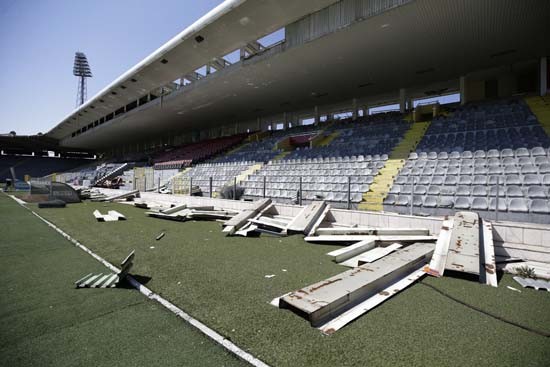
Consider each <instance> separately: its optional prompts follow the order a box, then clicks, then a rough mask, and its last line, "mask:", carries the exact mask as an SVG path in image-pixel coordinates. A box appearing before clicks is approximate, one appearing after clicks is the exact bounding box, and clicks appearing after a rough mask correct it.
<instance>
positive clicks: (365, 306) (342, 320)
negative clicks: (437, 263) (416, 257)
mask: <svg viewBox="0 0 550 367" xmlns="http://www.w3.org/2000/svg"><path fill="white" fill-rule="evenodd" d="M424 275H425V273H424V271H423V270H422V268H419V269H417V270H415V271H413V272H412V273H410V274H408V275H407V276H405V277H403V278H402V279H400V280H398V281H397V282H395V283H393V284H391V285H390V286H388V287H386V288H385V289H383V290H382V291H381V292H379V293H377V294H375V295H374V296H372V297H370V298H368V299H366V300H365V301H363V302H361V303H359V304H358V305H357V306H355V307H353V308H351V309H350V310H348V311H346V312H344V313H342V314H341V315H339V316H337V317H335V318H334V319H332V320H330V321H329V322H327V323H325V324H324V325H321V326H320V327H319V328H318V329H319V330H321V332H322V333H323V334H326V335H330V334H333V333H334V332H336V331H338V330H340V329H341V328H342V327H344V326H345V325H347V324H349V323H350V322H352V321H353V320H355V319H356V318H358V317H359V316H361V315H363V314H365V313H367V312H368V311H370V310H371V309H373V308H374V307H376V306H378V305H379V304H381V303H382V302H384V301H386V300H388V299H389V298H390V297H391V296H393V295H395V294H397V293H398V292H399V291H402V290H403V289H405V288H407V287H408V286H409V285H411V284H412V283H414V282H415V281H417V280H418V279H420V278H422V277H423V276H424Z"/></svg>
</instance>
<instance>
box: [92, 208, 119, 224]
mask: <svg viewBox="0 0 550 367" xmlns="http://www.w3.org/2000/svg"><path fill="white" fill-rule="evenodd" d="M93 214H94V217H95V218H96V219H97V220H98V222H115V221H119V220H126V217H125V216H124V215H123V214H121V213H119V212H117V211H116V210H109V211H108V212H107V214H101V212H100V211H99V210H94V212H93Z"/></svg>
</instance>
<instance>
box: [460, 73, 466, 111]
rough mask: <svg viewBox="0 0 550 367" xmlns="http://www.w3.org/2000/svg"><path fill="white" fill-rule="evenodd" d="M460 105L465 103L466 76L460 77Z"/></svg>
mask: <svg viewBox="0 0 550 367" xmlns="http://www.w3.org/2000/svg"><path fill="white" fill-rule="evenodd" d="M459 83H460V87H459V88H460V104H461V105H464V104H465V103H466V76H465V75H462V76H460V80H459Z"/></svg>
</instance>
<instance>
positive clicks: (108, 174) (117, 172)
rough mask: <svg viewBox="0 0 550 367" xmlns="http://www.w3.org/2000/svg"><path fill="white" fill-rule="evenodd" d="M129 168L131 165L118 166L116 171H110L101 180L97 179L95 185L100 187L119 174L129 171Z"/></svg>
mask: <svg viewBox="0 0 550 367" xmlns="http://www.w3.org/2000/svg"><path fill="white" fill-rule="evenodd" d="M128 168H129V164H128V163H124V164H122V165H121V166H118V167H117V168H115V169H114V170H112V171H110V172H109V173H107V174H106V175H104V176H103V177H100V178H99V179H97V180H96V182H94V185H100V184H101V183H103V182H105V180H108V179H111V178H113V177H115V176H116V175H118V174H119V173H121V172H123V171H124V170H125V169H128Z"/></svg>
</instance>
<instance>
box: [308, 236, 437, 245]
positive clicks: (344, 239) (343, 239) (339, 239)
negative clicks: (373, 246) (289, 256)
mask: <svg viewBox="0 0 550 367" xmlns="http://www.w3.org/2000/svg"><path fill="white" fill-rule="evenodd" d="M370 238H376V241H381V242H391V243H393V242H426V241H428V242H430V241H431V242H433V241H435V240H437V237H436V236H400V235H395V236H392V235H384V236H362V235H350V236H337V235H324V236H308V237H306V238H305V241H306V242H313V243H315V242H319V243H325V242H329V243H330V242H332V243H335V244H336V243H354V242H359V241H363V240H365V239H370Z"/></svg>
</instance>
